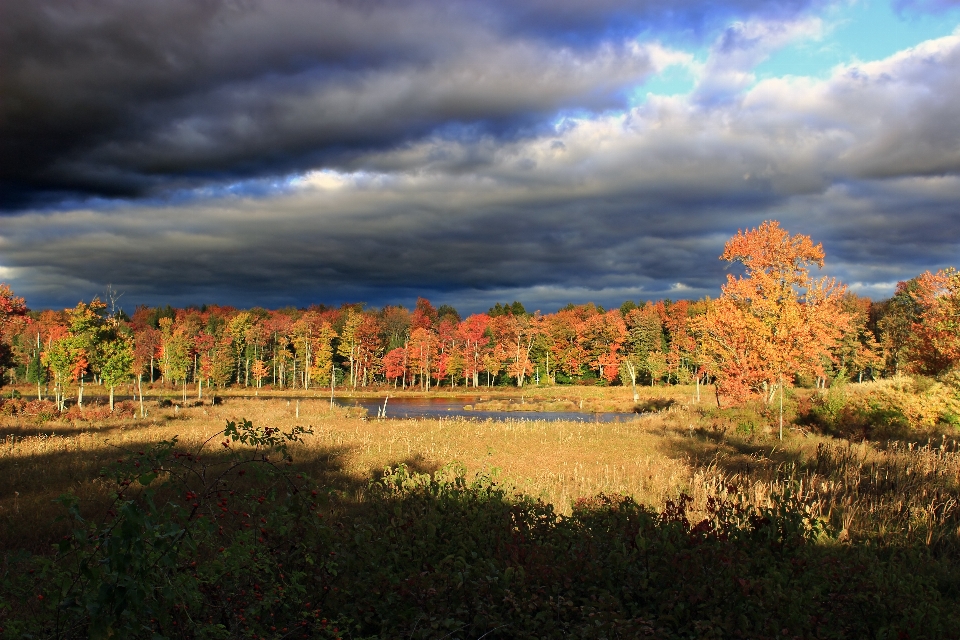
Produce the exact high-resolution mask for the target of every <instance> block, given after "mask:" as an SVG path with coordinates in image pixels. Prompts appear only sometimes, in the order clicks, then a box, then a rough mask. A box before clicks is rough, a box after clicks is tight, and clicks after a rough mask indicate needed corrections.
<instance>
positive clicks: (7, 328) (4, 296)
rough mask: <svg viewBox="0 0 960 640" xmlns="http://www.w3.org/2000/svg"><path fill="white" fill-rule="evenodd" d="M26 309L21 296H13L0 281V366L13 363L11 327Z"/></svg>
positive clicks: (1, 380) (0, 378) (1, 379)
mask: <svg viewBox="0 0 960 640" xmlns="http://www.w3.org/2000/svg"><path fill="white" fill-rule="evenodd" d="M26 311H27V307H26V305H25V304H24V301H23V298H19V297H17V296H15V295H14V294H13V291H12V290H11V289H10V287H9V286H7V285H6V284H4V283H0V367H4V368H5V367H8V366H10V365H12V364H13V358H12V355H13V353H12V350H11V348H10V344H11V333H12V328H13V325H14V324H15V322H16V321H17V320H19V319H20V318H22V317H23V315H24V314H25V313H26ZM2 384H3V377H2V376H0V385H2Z"/></svg>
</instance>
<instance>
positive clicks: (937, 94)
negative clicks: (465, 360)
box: [0, 0, 960, 312]
mask: <svg viewBox="0 0 960 640" xmlns="http://www.w3.org/2000/svg"><path fill="white" fill-rule="evenodd" d="M89 4H90V6H91V7H100V11H99V12H98V11H91V12H80V11H79V10H76V11H73V10H71V11H64V10H62V9H61V10H60V11H59V12H58V11H53V10H51V8H50V7H51V6H52V5H43V4H36V5H29V6H27V5H23V6H21V5H13V6H16V7H18V8H19V9H20V10H22V11H23V13H22V14H17V15H20V16H21V17H20V19H19V22H16V25H18V26H16V28H15V29H14V28H8V27H7V26H6V23H0V24H2V25H3V26H0V29H6V30H5V31H3V32H2V35H0V37H2V38H5V39H8V38H13V37H14V36H15V37H16V38H17V40H16V42H18V43H19V44H18V46H17V47H16V48H15V50H16V51H18V52H19V51H22V52H23V53H22V54H19V55H18V56H17V58H16V61H15V62H14V63H11V62H10V61H8V60H7V59H6V58H0V65H8V67H5V68H4V69H10V70H11V71H12V75H11V74H7V73H6V72H5V71H4V72H3V73H2V75H0V83H6V84H5V85H4V86H3V87H0V89H3V88H5V87H12V88H14V89H16V91H11V92H9V93H8V92H5V91H3V92H0V100H2V102H0V109H2V113H3V118H2V119H0V123H4V124H0V128H2V127H8V128H7V129H5V130H3V131H0V133H4V134H6V133H9V134H10V135H9V136H7V135H4V136H2V137H0V145H6V146H4V147H2V148H3V149H4V151H3V156H2V162H3V165H2V167H3V169H2V170H3V174H2V175H3V179H4V180H6V182H5V183H4V185H5V188H6V189H7V191H6V195H5V196H4V197H5V198H6V199H7V200H6V201H7V203H8V204H9V203H10V202H13V200H14V199H15V196H16V197H17V198H20V199H21V200H20V201H21V202H23V201H25V200H24V199H27V200H30V199H33V201H36V198H38V197H39V196H42V195H46V194H50V193H55V192H56V193H60V192H65V191H68V190H71V189H73V190H76V191H79V192H87V193H95V194H100V195H103V196H109V195H111V194H114V195H116V194H126V196H127V197H126V198H116V199H113V200H110V199H100V200H88V201H79V202H80V203H79V204H77V203H76V202H74V204H72V205H69V206H68V205H67V204H63V203H61V205H60V206H59V207H50V208H46V209H44V208H39V207H37V208H33V209H21V210H19V211H17V212H15V213H16V214H15V215H8V216H6V217H4V218H3V219H0V280H4V281H8V282H11V283H12V284H13V285H14V288H15V290H16V291H17V292H18V294H20V295H25V296H26V297H27V300H28V302H29V303H30V304H31V305H32V306H34V307H40V306H65V305H72V304H75V303H76V301H77V300H79V299H80V298H85V299H87V298H89V297H90V296H91V295H93V294H96V293H102V292H103V290H104V289H105V287H106V284H107V283H112V284H113V285H114V287H115V288H116V289H117V290H120V291H122V292H124V294H125V295H124V304H125V305H133V304H137V303H148V304H157V303H160V304H163V303H166V302H170V303H173V304H188V303H203V302H218V303H232V304H236V305H238V306H250V305H253V304H261V305H270V306H279V305H283V304H297V305H304V304H309V303H312V302H324V303H338V302H347V301H365V302H368V303H371V304H376V305H380V304H384V303H398V302H400V303H405V304H410V303H411V302H412V301H413V300H414V299H415V298H416V296H417V295H426V296H428V297H430V298H431V299H433V300H434V301H435V302H437V303H442V302H450V303H454V304H455V305H457V306H458V308H460V309H461V311H467V312H469V311H475V310H481V309H486V308H488V307H489V306H491V305H492V303H493V302H496V301H504V300H508V301H509V300H514V299H519V300H521V301H523V302H524V304H526V305H527V306H528V307H529V308H540V309H543V310H544V311H552V310H554V309H556V308H558V307H560V306H563V305H564V304H566V303H568V302H571V301H572V302H585V301H588V300H592V301H594V302H597V303H600V304H604V305H608V306H609V305H614V304H619V303H620V302H621V301H622V300H624V299H637V300H639V299H650V298H661V297H671V298H674V299H677V298H696V297H699V296H702V295H707V294H709V295H716V294H717V293H718V289H719V285H720V283H722V282H723V280H724V278H725V275H726V274H727V273H729V272H731V269H730V267H729V266H728V265H726V264H725V263H723V262H721V261H720V260H718V259H717V256H719V254H720V253H721V251H722V248H723V244H724V242H725V241H726V240H727V239H728V238H729V237H730V236H731V235H732V234H733V233H735V232H736V230H737V229H738V228H749V227H753V226H756V225H757V224H759V223H760V222H762V221H763V220H766V219H778V220H780V221H781V222H782V224H783V226H784V228H786V229H788V230H789V231H791V232H793V233H804V234H808V235H810V236H812V237H813V239H814V241H816V242H823V243H824V246H825V249H826V251H827V264H828V270H827V272H828V273H830V274H831V275H836V276H838V277H840V278H841V279H842V280H844V281H846V282H848V283H850V285H851V286H852V287H853V288H854V289H855V290H857V291H860V292H863V293H868V294H870V295H874V296H878V297H882V296H885V295H889V294H890V293H891V292H892V290H893V287H894V286H895V283H896V281H897V280H900V279H904V278H909V277H912V276H914V275H917V274H918V273H919V272H920V271H922V270H924V269H936V268H939V267H942V266H946V265H947V264H950V263H952V262H953V261H954V256H956V255H957V249H958V248H960V210H958V209H957V202H960V114H958V108H957V106H956V105H960V81H958V80H957V78H960V36H957V35H954V36H950V37H946V38H941V39H939V40H934V41H930V42H926V43H923V44H921V45H919V46H917V47H914V48H913V49H909V50H906V51H903V52H901V53H898V54H896V55H894V56H891V57H890V58H887V59H885V60H880V61H875V62H869V63H852V64H849V65H846V66H841V67H838V68H836V69H835V70H834V71H833V72H832V73H830V74H829V75H828V76H827V77H824V78H810V77H791V76H788V77H783V78H769V79H766V80H763V81H760V82H757V79H756V78H755V77H754V75H753V69H754V67H755V66H756V65H757V64H758V63H759V62H760V61H762V60H764V59H765V58H766V57H767V56H769V55H770V53H771V52H772V51H775V50H776V49H778V48H780V47H783V46H784V45H785V44H787V43H789V42H792V41H795V40H798V39H810V38H814V37H816V36H817V35H818V33H819V32H820V30H821V28H822V24H821V22H820V21H819V20H818V19H817V18H816V17H815V16H811V15H809V14H806V13H804V12H803V11H801V9H802V8H803V7H802V6H801V5H799V4H796V5H794V4H789V3H785V4H782V5H769V4H767V5H765V6H766V7H767V8H766V9H765V10H766V11H767V13H763V12H762V11H754V10H753V9H752V8H751V7H749V6H747V5H746V4H743V5H737V4H733V5H725V7H724V8H723V11H724V12H726V11H730V10H734V11H739V12H740V15H741V17H742V18H743V19H741V20H736V21H732V22H729V23H725V24H724V25H723V27H722V28H720V29H718V30H716V29H715V30H714V32H715V33H716V34H717V35H716V37H715V38H714V39H713V40H712V42H710V43H708V45H709V46H708V47H707V48H706V51H707V54H706V58H705V59H697V58H696V57H695V56H693V55H691V54H689V53H686V52H685V51H684V50H682V49H678V48H671V45H670V44H669V43H667V42H655V41H653V40H644V39H642V38H641V39H639V40H629V39H626V38H624V37H622V34H621V32H620V31H617V29H618V28H620V27H622V26H623V25H625V24H627V25H634V26H631V27H629V29H627V28H626V27H624V29H626V30H627V31H629V30H630V29H635V28H636V27H635V25H636V24H639V23H640V22H643V21H644V20H646V21H649V23H650V24H654V25H655V24H658V22H657V21H660V22H670V23H671V24H680V23H683V25H686V27H683V28H680V29H679V30H680V31H681V32H683V31H684V29H687V30H689V31H690V32H691V33H694V36H691V37H696V35H695V32H696V30H697V29H699V28H700V27H699V26H698V25H702V24H704V21H705V20H709V19H712V18H710V17H709V15H708V16H706V17H704V16H698V15H696V14H697V7H698V5H696V4H695V3H680V4H676V5H671V6H674V7H675V10H671V11H672V12H666V13H664V12H662V11H661V10H660V9H659V7H661V6H663V5H661V4H659V3H656V4H654V3H650V4H644V3H626V2H624V3H614V2H609V3H606V4H604V3H601V4H599V5H596V6H597V7H598V8H597V10H596V11H590V10H589V9H588V7H589V6H593V5H588V4H587V3H586V2H583V3H580V2H574V1H572V0H571V1H560V2H556V3H540V2H539V0H537V1H534V0H530V1H528V2H525V3H518V4H509V5H508V4H506V3H504V4H502V5H501V4H498V3H495V2H487V3H480V2H476V3H471V2H468V1H466V0H463V1H461V2H457V3H447V4H440V3H432V2H431V3H427V2H423V3H418V2H405V3H377V2H367V3H347V2H344V3H335V2H310V3H307V2H303V3H299V2H295V1H288V2H277V3H264V4H258V3H242V2H237V3H215V2H207V3H199V4H189V5H188V4H182V5H181V4H177V3H158V4H155V5H153V4H143V5H136V7H143V9H142V12H143V13H144V15H143V16H142V18H143V19H142V21H141V22H139V23H138V22H136V21H135V19H134V18H135V16H134V14H135V13H136V12H137V9H136V8H135V5H132V4H129V5H128V4H125V3H121V2H119V1H118V2H116V3H113V4H103V3H89ZM58 6H59V5H58ZM71 6H72V5H71ZM704 6H706V5H704ZM31 7H32V8H31ZM550 7H554V9H555V11H554V12H553V13H552V14H551V15H550V16H548V15H547V14H548V13H550V10H549V8H550ZM731 7H732V9H731ZM771 7H772V8H771ZM30 11H32V12H33V14H31V15H33V16H34V17H33V18H32V20H33V23H34V27H33V28H32V29H33V30H32V31H31V28H28V27H29V25H30V24H31V23H30V20H27V19H26V18H24V17H23V16H26V15H28V14H29V12H30ZM624 15H628V17H629V18H630V19H631V20H635V23H631V22H630V21H629V20H628V19H627V18H624V17H623V16H624ZM719 15H720V17H722V16H725V15H728V14H727V13H723V14H719ZM578 16H582V17H583V20H584V25H583V26H582V28H580V29H576V28H574V26H573V25H575V24H576V22H577V20H578V19H579V18H578ZM24 25H27V26H24ZM50 25H55V26H56V29H54V28H53V27H51V26H50ZM181 25H182V28H180V27H181ZM618 25H619V26H618ZM11 29H12V30H11ZM11 33H12V34H13V35H11ZM58 34H59V38H57V37H55V36H57V35H58ZM318 34H319V35H318ZM571 34H573V35H571ZM611 34H613V35H611ZM377 36H380V37H377ZM574 36H576V37H574ZM54 40H60V41H61V43H62V46H61V47H59V48H58V47H57V46H54V45H55V43H54ZM5 41H6V40H5ZM31 43H32V44H31ZM28 45H29V46H28ZM4 50H7V49H6V48H5V49H4ZM671 64H673V65H680V66H682V67H684V68H686V69H688V70H689V71H690V72H691V74H692V75H693V76H695V86H694V87H693V89H692V91H691V92H690V93H689V94H688V95H678V96H663V95H648V96H647V97H646V99H643V100H637V99H636V94H634V95H633V97H631V98H630V100H632V102H631V103H630V105H628V104H627V102H626V100H627V99H628V98H627V94H628V90H629V89H630V88H631V87H634V88H635V87H637V86H638V85H640V86H641V87H642V83H643V82H644V81H645V79H646V78H647V77H648V76H649V75H650V74H652V73H656V72H658V71H660V70H661V69H663V68H665V67H668V66H669V65H671ZM11 77H12V78H13V80H10V79H9V78H11ZM57 86H59V87H62V88H63V91H62V95H61V92H58V91H56V90H55V89H54V87H57ZM25 87H26V88H27V89H29V91H27V90H26V89H25ZM31 92H33V93H31ZM24 96H26V97H24ZM31 96H32V97H31ZM27 98H30V100H32V102H30V100H28V99H27ZM30 105H32V106H30ZM28 107H29V108H28ZM612 107H620V108H615V109H614V108H612ZM31 111H32V113H31ZM10 114H13V116H15V117H13V116H11V115H10ZM74 114H75V117H74ZM11 118H12V119H11ZM18 118H19V120H18ZM11 122H17V123H19V125H18V127H14V126H13V125H12V124H9V123H11ZM56 127H60V128H61V129H57V128H56ZM61 133H62V135H61ZM17 145H20V146H21V147H23V149H24V152H23V153H22V154H19V152H18V153H14V152H12V151H9V150H10V149H13V148H14V147H16V146H17ZM45 145H46V146H45ZM31 154H33V155H31ZM288 171H289V172H290V173H285V172H288ZM157 193H161V194H162V195H163V197H156V198H153V197H150V198H145V197H137V196H142V195H144V194H147V195H150V196H152V195H155V194H157ZM733 271H734V272H735V270H733Z"/></svg>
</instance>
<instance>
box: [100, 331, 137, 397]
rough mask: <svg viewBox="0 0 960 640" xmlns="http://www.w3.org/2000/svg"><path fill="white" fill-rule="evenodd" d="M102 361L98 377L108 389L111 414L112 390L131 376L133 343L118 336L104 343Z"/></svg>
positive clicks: (120, 335) (126, 338) (125, 336)
mask: <svg viewBox="0 0 960 640" xmlns="http://www.w3.org/2000/svg"><path fill="white" fill-rule="evenodd" d="M102 353H103V360H102V361H101V364H100V376H101V377H102V378H103V384H104V385H105V386H107V387H109V388H110V412H111V413H112V412H113V392H114V388H115V387H116V386H117V385H118V384H120V383H122V382H124V381H125V380H129V379H130V378H131V377H132V376H133V342H132V340H131V338H130V336H129V335H126V334H122V333H121V334H119V335H116V336H115V337H114V339H113V340H110V341H109V342H106V343H104V345H103V349H102Z"/></svg>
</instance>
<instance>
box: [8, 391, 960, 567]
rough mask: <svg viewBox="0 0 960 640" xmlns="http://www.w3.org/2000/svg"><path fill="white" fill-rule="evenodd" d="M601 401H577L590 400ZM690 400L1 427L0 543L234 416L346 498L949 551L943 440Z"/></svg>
mask: <svg viewBox="0 0 960 640" xmlns="http://www.w3.org/2000/svg"><path fill="white" fill-rule="evenodd" d="M611 391H612V390H610V389H606V390H605V389H601V388H585V391H584V393H588V394H590V398H589V399H593V400H598V401H600V400H602V397H603V394H604V393H607V394H608V395H609V393H610V392H611ZM617 391H621V392H622V391H623V390H622V389H618V390H617ZM544 397H545V398H546V397H549V396H548V395H547V394H544ZM552 397H553V398H556V397H557V396H556V395H554V396H552ZM652 397H654V396H652V395H651V396H650V398H652ZM689 397H690V396H689V395H688V392H687V391H686V390H681V391H680V392H677V391H676V390H675V391H674V398H673V400H674V402H673V403H667V408H666V409H664V410H663V411H661V412H658V413H652V414H646V415H643V416H638V417H637V418H635V419H633V420H630V421H624V422H608V423H601V422H546V421H527V420H522V419H518V420H504V421H494V420H470V419H463V418H450V419H428V420H375V419H367V418H364V417H359V416H357V415H356V414H355V413H353V414H352V413H351V412H350V411H349V410H347V409H343V408H339V407H335V408H334V409H332V410H331V408H330V404H329V400H328V399H321V398H316V399H301V400H300V402H299V418H297V417H296V411H297V407H296V403H295V402H292V401H288V400H283V399H276V398H266V397H264V398H260V399H240V398H227V399H226V400H225V401H224V403H223V404H220V405H216V406H210V405H206V406H193V407H189V406H188V407H183V408H179V407H165V408H161V407H159V406H157V403H153V404H152V406H150V415H149V417H147V418H145V419H136V418H126V419H106V420H99V421H95V422H86V421H81V420H73V421H59V422H58V421H48V422H44V423H42V424H38V423H37V422H36V420H34V419H31V418H29V417H4V419H3V420H2V421H0V473H2V477H3V478H4V486H5V490H4V491H3V492H2V494H0V543H2V544H3V545H4V547H5V548H7V549H15V548H25V549H29V550H32V551H44V550H45V549H48V548H49V545H50V544H52V543H53V542H54V541H56V540H57V539H59V537H60V536H62V535H64V533H65V527H66V526H67V525H66V523H64V522H62V521H57V520H56V518H57V516H58V515H60V508H59V507H58V506H57V505H56V504H55V502H54V500H55V499H56V498H57V496H59V495H61V494H63V493H67V492H69V493H72V494H74V495H76V496H77V497H78V498H79V499H80V501H81V505H82V509H83V510H85V511H86V512H89V513H95V512H96V511H97V509H100V508H103V505H105V504H107V503H108V502H109V499H110V497H111V495H112V491H113V490H114V487H112V486H111V484H110V483H109V482H107V481H105V479H103V478H101V477H100V476H99V472H100V470H101V468H102V467H104V466H105V465H106V464H108V463H110V462H113V461H115V460H117V459H118V458H122V457H123V456H125V455H128V452H130V451H135V450H137V449H138V448H139V449H142V448H143V447H147V446H149V445H151V444H153V443H156V442H158V441H160V440H164V439H169V438H171V437H172V436H174V435H177V436H179V440H180V443H181V445H182V446H183V448H184V449H191V448H193V447H198V446H199V445H200V443H201V442H203V441H204V440H206V439H207V438H209V437H210V436H211V435H213V434H215V433H217V432H218V431H220V430H222V429H223V426H224V424H225V422H226V421H227V420H239V419H241V418H246V419H249V420H250V421H252V422H253V423H254V424H261V425H269V426H273V427H279V428H281V429H290V428H292V427H293V426H295V425H303V426H310V427H312V430H313V434H312V435H309V436H307V437H306V438H305V441H304V443H303V444H298V445H296V446H295V447H293V448H292V449H291V452H292V454H293V456H294V460H295V465H296V466H297V467H298V468H303V469H304V470H307V471H309V472H310V473H311V475H312V476H313V477H316V478H318V479H319V480H321V481H322V482H325V483H327V484H329V485H330V486H332V487H334V488H336V489H338V490H340V491H342V492H344V493H345V494H347V495H349V496H350V497H351V499H355V500H359V501H362V500H363V499H364V492H365V491H366V486H367V484H368V482H369V481H370V480H371V479H373V478H376V477H378V474H379V473H380V472H381V471H382V470H383V469H384V468H385V467H388V466H391V467H392V466H396V465H398V464H406V465H407V467H408V468H410V469H411V470H413V471H416V472H427V473H432V472H434V471H436V470H437V469H439V468H441V467H442V466H444V465H446V464H447V463H450V462H453V461H456V462H458V463H460V464H461V465H463V467H464V468H465V470H466V474H467V476H468V477H472V476H474V475H476V474H487V475H490V476H492V477H493V478H495V479H496V480H497V481H498V482H499V483H500V484H501V485H502V486H505V487H510V488H511V490H514V491H517V492H522V493H524V494H527V495H530V496H533V497H535V498H539V499H541V500H543V501H544V502H547V503H550V504H553V505H554V506H555V509H556V511H557V512H558V513H561V514H567V515H569V514H570V513H571V509H572V506H573V505H574V504H575V503H576V501H577V500H578V499H581V498H587V497H592V496H596V495H598V494H601V493H602V494H607V495H614V494H617V495H624V496H631V497H632V498H634V499H635V500H636V501H637V502H639V503H642V504H648V505H651V506H652V507H654V508H660V507H661V506H662V505H664V504H665V503H666V501H668V500H671V499H675V498H676V497H677V496H678V495H679V494H680V493H684V494H686V495H689V496H690V497H691V498H692V502H691V504H690V506H689V510H690V512H691V514H692V517H701V516H702V515H703V514H705V513H706V510H707V504H708V499H709V498H710V497H711V496H717V495H720V494H729V493H737V494H738V495H739V496H740V498H741V499H743V500H745V501H746V502H747V503H749V504H752V505H754V506H756V507H769V506H770V496H771V495H780V494H783V493H784V491H786V490H788V489H789V490H791V491H794V492H799V495H800V497H801V498H802V499H803V500H804V501H805V502H806V503H807V504H809V505H810V508H811V509H812V510H813V513H814V514H815V515H818V516H820V517H822V518H824V519H825V520H826V521H827V522H828V523H829V525H830V526H831V527H832V529H833V530H834V531H835V532H836V533H837V535H838V536H839V537H840V538H841V539H842V540H850V541H870V542H871V543H877V544H911V545H916V544H919V545H923V546H933V547H944V548H947V547H948V548H951V549H953V548H960V544H958V543H960V504H958V495H960V490H958V487H960V448H958V445H957V442H956V440H955V439H953V438H948V437H947V436H946V435H944V434H942V435H941V437H939V438H937V439H934V438H932V437H928V438H927V439H926V440H925V441H920V442H918V441H916V440H914V441H899V440H890V441H884V442H881V443H870V442H860V443H854V442H849V441H846V440H842V439H836V438H830V437H819V436H809V435H807V436H804V435H801V434H800V432H793V433H791V435H790V437H789V438H788V439H787V440H785V441H783V442H780V441H778V440H776V439H774V438H773V437H772V435H771V433H769V431H770V429H769V423H768V422H764V420H766V419H765V418H764V417H763V415H762V414H757V413H754V414H750V415H753V416H754V417H753V418H752V420H754V421H755V422H756V423H757V424H755V425H753V426H754V428H751V429H749V430H747V429H740V428H738V427H737V426H736V425H737V424H742V420H744V419H745V418H743V416H740V417H735V418H730V417H729V416H728V415H726V414H722V415H721V414H716V413H715V412H714V413H713V414H711V413H710V412H708V411H704V410H703V408H702V407H698V406H696V405H691V404H690V403H689V402H687V404H681V403H680V402H679V401H681V400H689ZM553 401H556V400H553ZM745 415H746V414H745ZM738 420H740V421H741V422H739V423H738V422H737V421H738ZM915 435H917V434H915Z"/></svg>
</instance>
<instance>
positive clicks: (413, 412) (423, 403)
mask: <svg viewBox="0 0 960 640" xmlns="http://www.w3.org/2000/svg"><path fill="white" fill-rule="evenodd" d="M478 400H479V398H467V397H464V398H390V399H389V400H387V405H386V411H387V415H386V417H387V418H455V417H464V418H475V419H477V420H486V419H488V418H489V419H492V420H548V421H557V420H578V421H581V422H626V421H629V420H633V419H635V418H636V417H637V414H636V413H613V412H610V413H583V412H580V411H473V410H470V409H465V408H464V407H465V406H466V405H473V404H476V402H477V401H478ZM383 401H384V399H383V398H338V399H337V400H336V402H337V403H338V404H339V405H340V406H343V407H363V408H364V409H366V410H367V415H368V416H370V417H371V418H376V417H377V415H378V414H379V412H380V411H381V410H382V409H383V407H384V404H383Z"/></svg>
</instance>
